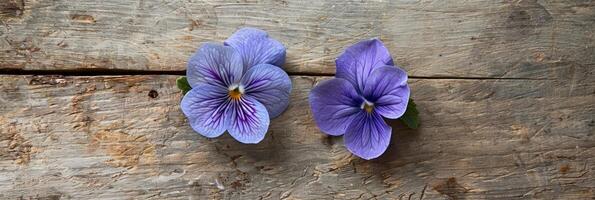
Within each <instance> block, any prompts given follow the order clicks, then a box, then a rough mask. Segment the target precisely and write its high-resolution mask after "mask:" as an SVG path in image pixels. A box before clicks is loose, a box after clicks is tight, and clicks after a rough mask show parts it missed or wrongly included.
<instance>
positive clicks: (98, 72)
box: [0, 69, 554, 80]
mask: <svg viewBox="0 0 595 200" xmlns="http://www.w3.org/2000/svg"><path fill="white" fill-rule="evenodd" d="M287 74H288V75H290V76H316V77H327V76H328V77H330V76H334V75H335V74H332V73H311V72H288V73H287ZM0 75H60V76H118V75H123V76H127V75H179V76H184V75H186V71H179V70H170V71H151V70H124V69H74V70H22V69H0ZM409 79H449V80H554V79H546V78H518V77H474V76H414V75H413V76H411V75H410V76H409Z"/></svg>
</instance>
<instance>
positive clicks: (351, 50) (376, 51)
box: [335, 39, 394, 92]
mask: <svg viewBox="0 0 595 200" xmlns="http://www.w3.org/2000/svg"><path fill="white" fill-rule="evenodd" d="M335 63H336V65H337V73H336V76H335V77H337V78H344V79H347V80H348V81H349V82H351V83H352V84H353V85H354V86H355V87H356V89H357V91H359V92H361V91H362V90H363V86H364V82H365V80H366V79H367V78H368V76H369V75H370V73H372V70H374V69H375V68H377V67H382V66H385V65H394V64H393V59H392V57H391V56H390V53H389V52H388V49H386V47H384V44H382V42H381V41H380V40H378V39H371V40H364V41H361V42H358V43H357V44H354V45H353V46H350V47H348V48H347V49H346V50H345V52H343V54H341V56H339V58H337V60H336V61H335Z"/></svg>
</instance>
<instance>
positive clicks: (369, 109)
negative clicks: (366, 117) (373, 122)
mask: <svg viewBox="0 0 595 200" xmlns="http://www.w3.org/2000/svg"><path fill="white" fill-rule="evenodd" d="M364 110H365V111H366V112H368V113H372V110H374V105H373V104H368V103H367V102H366V103H364Z"/></svg>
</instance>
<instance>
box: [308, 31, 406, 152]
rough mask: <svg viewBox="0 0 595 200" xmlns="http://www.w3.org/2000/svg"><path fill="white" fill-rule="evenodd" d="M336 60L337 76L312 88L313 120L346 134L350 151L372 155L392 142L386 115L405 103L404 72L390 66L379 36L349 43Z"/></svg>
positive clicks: (401, 108) (390, 115) (334, 132)
mask: <svg viewBox="0 0 595 200" xmlns="http://www.w3.org/2000/svg"><path fill="white" fill-rule="evenodd" d="M336 64H337V73H336V76H335V78H333V79H331V80H327V81H324V82H322V83H320V84H318V85H317V86H316V87H315V88H314V89H312V92H310V97H309V100H310V107H311V108H312V113H313V114H314V120H315V121H316V124H317V125H318V127H320V129H321V130H322V131H323V132H325V133H327V134H329V135H333V136H339V135H343V134H345V138H344V140H345V145H346V146H347V149H349V151H351V152H352V153H353V154H355V155H357V156H359V157H361V158H364V159H367V160H369V159H373V158H376V157H378V156H380V155H382V153H384V151H385V150H386V148H387V147H388V144H389V143H390V136H391V130H392V129H391V127H390V126H388V124H386V122H385V121H384V117H385V118H389V119H397V118H399V117H401V115H403V114H404V113H405V109H406V108H407V102H408V100H409V86H408V85H407V73H406V72H405V71H403V70H402V69H401V68H399V67H396V66H394V64H393V60H392V58H391V56H390V54H389V52H388V50H387V49H386V47H384V44H382V42H381V41H380V40H378V39H372V40H365V41H361V42H359V43H357V44H355V45H353V46H351V47H349V48H347V50H345V52H344V53H343V54H341V56H339V58H337V60H336Z"/></svg>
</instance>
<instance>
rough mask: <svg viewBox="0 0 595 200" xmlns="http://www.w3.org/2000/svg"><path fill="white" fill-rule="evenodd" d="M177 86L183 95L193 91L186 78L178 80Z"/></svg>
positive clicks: (182, 77) (181, 77)
mask: <svg viewBox="0 0 595 200" xmlns="http://www.w3.org/2000/svg"><path fill="white" fill-rule="evenodd" d="M176 85H177V86H178V89H180V90H182V93H183V94H186V93H187V92H188V91H190V90H191V89H192V87H190V84H189V83H188V79H186V76H180V78H178V79H176Z"/></svg>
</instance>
